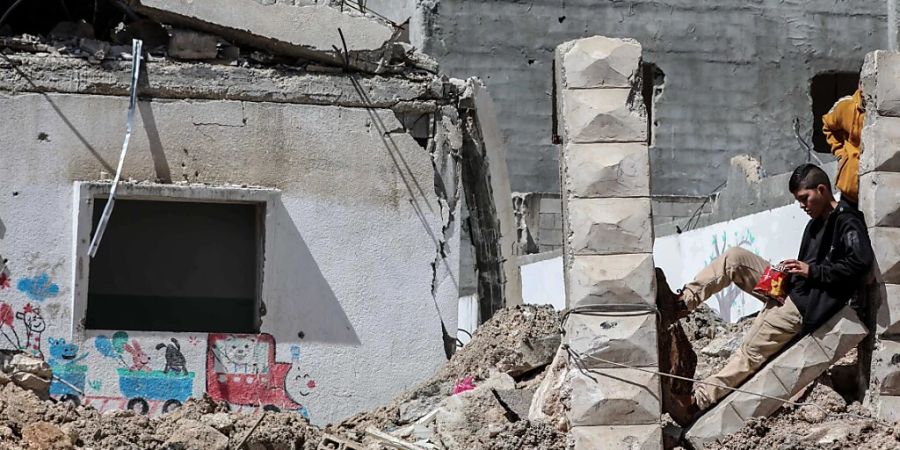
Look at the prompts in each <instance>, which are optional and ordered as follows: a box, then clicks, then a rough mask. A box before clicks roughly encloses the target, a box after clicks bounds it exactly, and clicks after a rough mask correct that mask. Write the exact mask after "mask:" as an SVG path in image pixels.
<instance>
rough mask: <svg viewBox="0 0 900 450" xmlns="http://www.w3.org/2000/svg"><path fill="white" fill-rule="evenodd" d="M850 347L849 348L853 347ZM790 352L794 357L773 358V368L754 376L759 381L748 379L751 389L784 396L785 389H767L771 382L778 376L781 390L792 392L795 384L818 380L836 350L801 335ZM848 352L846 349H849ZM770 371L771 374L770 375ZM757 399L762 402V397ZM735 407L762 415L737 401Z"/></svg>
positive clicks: (805, 383)
mask: <svg viewBox="0 0 900 450" xmlns="http://www.w3.org/2000/svg"><path fill="white" fill-rule="evenodd" d="M838 347H839V348H838V350H841V349H842V348H840V347H841V346H838ZM846 350H847V351H849V349H846ZM787 352H790V353H791V354H792V355H793V357H791V358H778V359H777V360H776V361H773V362H772V364H771V368H770V370H765V371H762V372H761V373H760V375H762V376H761V377H759V379H758V380H757V379H756V378H754V379H753V381H755V382H756V383H755V384H751V383H747V384H746V385H745V386H746V387H747V390H750V391H752V392H762V393H765V394H769V395H774V396H776V397H781V393H771V392H766V391H765V390H766V389H767V388H769V386H768V384H769V383H770V382H771V381H772V378H773V377H774V379H775V381H776V383H774V384H778V385H779V388H778V391H779V392H783V393H784V394H785V395H787V394H790V393H789V392H786V389H790V388H791V387H792V386H800V387H802V386H806V385H808V384H809V383H812V382H813V381H815V379H816V378H817V377H818V376H819V375H820V374H822V373H823V372H825V371H826V370H828V367H829V366H831V360H832V355H833V354H834V352H833V351H832V352H826V351H825V349H823V348H822V346H821V345H820V344H819V342H818V341H817V340H816V339H801V340H800V341H799V342H797V343H796V344H794V345H793V346H792V347H791V348H790V349H788V350H787ZM844 353H846V351H845V352H844ZM769 374H771V376H769ZM754 402H755V403H759V402H758V401H754ZM779 406H781V405H778V404H776V405H775V409H778V407H779ZM768 409H770V408H766V411H767V410H768ZM735 410H737V412H738V414H740V415H741V417H744V418H745V419H749V418H750V417H755V416H757V415H758V414H756V411H754V412H753V414H749V415H748V414H745V413H744V411H745V410H744V409H742V408H740V407H738V406H737V405H735Z"/></svg>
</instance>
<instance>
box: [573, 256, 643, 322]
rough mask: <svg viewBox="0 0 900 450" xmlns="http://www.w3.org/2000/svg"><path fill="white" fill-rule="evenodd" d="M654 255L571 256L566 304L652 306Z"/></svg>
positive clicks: (575, 305) (574, 305)
mask: <svg viewBox="0 0 900 450" xmlns="http://www.w3.org/2000/svg"><path fill="white" fill-rule="evenodd" d="M653 269H654V267H653V255H652V254H650V253H640V254H633V255H601V256H572V257H571V258H570V267H569V268H568V270H567V271H566V276H567V277H568V283H567V284H566V289H567V290H568V292H567V294H568V295H567V296H566V299H567V303H568V306H569V307H570V308H572V307H577V306H586V305H602V304H628V305H653V304H655V301H656V282H655V280H654V278H655V273H654V270H653Z"/></svg>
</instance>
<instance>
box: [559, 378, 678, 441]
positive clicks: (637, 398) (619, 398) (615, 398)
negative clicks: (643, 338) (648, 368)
mask: <svg viewBox="0 0 900 450" xmlns="http://www.w3.org/2000/svg"><path fill="white" fill-rule="evenodd" d="M566 384H567V385H568V388H569V389H570V390H571V391H570V395H569V412H568V415H569V422H570V423H571V424H572V426H575V427H578V426H595V425H650V424H659V421H660V412H659V411H660V404H659V402H660V397H659V376H657V375H655V374H652V373H647V372H644V371H640V370H635V369H620V368H616V369H590V370H587V371H584V372H582V371H581V370H578V369H573V370H570V371H569V372H568V373H567V375H566Z"/></svg>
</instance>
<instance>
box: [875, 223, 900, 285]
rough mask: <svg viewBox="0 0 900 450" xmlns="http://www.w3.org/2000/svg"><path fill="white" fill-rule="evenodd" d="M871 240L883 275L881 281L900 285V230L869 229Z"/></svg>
mask: <svg viewBox="0 0 900 450" xmlns="http://www.w3.org/2000/svg"><path fill="white" fill-rule="evenodd" d="M869 238H870V239H871V240H872V250H874V252H875V261H876V263H877V264H878V271H879V272H880V275H881V278H880V280H879V281H881V282H884V283H889V284H900V228H890V227H876V228H869Z"/></svg>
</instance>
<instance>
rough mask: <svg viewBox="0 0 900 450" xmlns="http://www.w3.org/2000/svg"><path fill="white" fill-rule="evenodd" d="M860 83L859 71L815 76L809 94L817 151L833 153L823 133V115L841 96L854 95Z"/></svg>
mask: <svg viewBox="0 0 900 450" xmlns="http://www.w3.org/2000/svg"><path fill="white" fill-rule="evenodd" d="M858 85H859V74H858V73H847V72H832V73H822V74H819V75H816V76H814V77H813V79H812V84H810V86H809V96H810V97H811V98H812V113H813V126H812V142H813V148H814V149H815V150H816V151H817V152H820V153H831V146H829V145H828V141H826V140H825V134H824V133H822V116H824V115H825V114H828V111H830V110H831V107H832V106H834V103H835V102H837V101H838V100H839V99H840V98H841V97H846V96H848V95H853V93H854V92H856V88H857V87H858Z"/></svg>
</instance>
